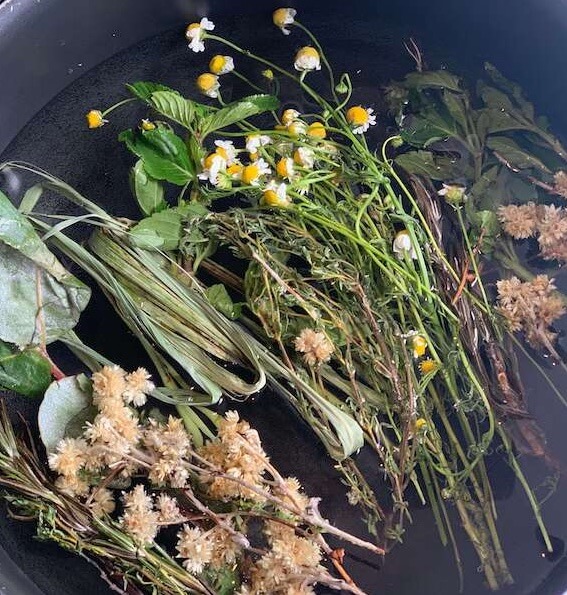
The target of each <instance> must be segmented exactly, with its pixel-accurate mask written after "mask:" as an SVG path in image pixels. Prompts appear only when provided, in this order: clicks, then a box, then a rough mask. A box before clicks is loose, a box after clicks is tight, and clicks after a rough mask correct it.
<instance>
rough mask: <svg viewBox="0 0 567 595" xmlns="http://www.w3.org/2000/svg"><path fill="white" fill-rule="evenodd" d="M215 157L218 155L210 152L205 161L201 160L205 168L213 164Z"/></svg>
mask: <svg viewBox="0 0 567 595" xmlns="http://www.w3.org/2000/svg"><path fill="white" fill-rule="evenodd" d="M215 157H218V153H216V152H215V153H211V154H210V155H207V156H206V157H205V161H203V166H204V167H205V169H211V167H212V166H213V163H214V161H215Z"/></svg>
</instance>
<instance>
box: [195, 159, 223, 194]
mask: <svg viewBox="0 0 567 595" xmlns="http://www.w3.org/2000/svg"><path fill="white" fill-rule="evenodd" d="M201 165H202V167H203V171H202V172H201V173H200V174H199V179H200V180H206V181H209V182H210V183H211V184H213V186H217V185H218V184H219V174H220V172H221V171H223V170H225V169H226V160H225V159H224V158H223V157H222V156H221V155H219V154H218V153H217V152H215V153H211V154H209V155H207V156H206V157H205V158H204V159H203V161H202V163H201Z"/></svg>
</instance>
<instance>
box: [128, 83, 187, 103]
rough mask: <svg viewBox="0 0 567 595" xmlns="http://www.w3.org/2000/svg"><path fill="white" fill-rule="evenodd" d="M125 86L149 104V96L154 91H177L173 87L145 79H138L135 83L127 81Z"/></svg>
mask: <svg viewBox="0 0 567 595" xmlns="http://www.w3.org/2000/svg"><path fill="white" fill-rule="evenodd" d="M126 88H127V89H128V90H129V91H130V93H132V95H135V96H136V97H137V98H138V99H141V100H142V101H145V102H146V103H149V104H150V105H151V102H150V100H151V97H152V95H153V94H154V93H158V92H160V91H166V92H171V93H177V91H174V90H173V89H170V88H169V87H166V86H165V85H161V84H159V83H150V82H147V81H139V82H137V83H128V84H127V85H126Z"/></svg>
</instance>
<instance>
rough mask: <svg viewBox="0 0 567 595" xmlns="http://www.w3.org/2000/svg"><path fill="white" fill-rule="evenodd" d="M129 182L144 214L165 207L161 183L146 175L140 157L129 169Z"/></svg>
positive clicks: (161, 209) (149, 213)
mask: <svg viewBox="0 0 567 595" xmlns="http://www.w3.org/2000/svg"><path fill="white" fill-rule="evenodd" d="M130 184H131V186H132V191H133V193H134V196H135V197H136V200H137V201H138V204H139V205H140V209H141V210H142V212H143V213H144V215H151V214H152V213H155V212H159V211H163V210H164V209H166V208H167V203H166V202H165V200H164V189H163V184H161V183H160V182H159V181H158V180H155V179H154V178H152V177H151V176H149V175H148V173H147V172H146V170H145V169H144V162H143V161H142V160H141V159H139V160H138V161H137V162H136V165H134V167H133V168H132V170H131V174H130Z"/></svg>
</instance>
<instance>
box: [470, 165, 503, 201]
mask: <svg viewBox="0 0 567 595" xmlns="http://www.w3.org/2000/svg"><path fill="white" fill-rule="evenodd" d="M499 171H500V167H499V166H498V165H495V166H493V167H491V168H490V169H488V170H486V171H485V172H483V173H482V175H481V176H480V178H479V179H478V180H477V181H476V182H475V183H474V184H473V186H472V188H471V189H470V191H469V192H468V193H467V194H468V195H469V198H470V199H471V200H470V201H468V203H471V202H472V203H474V205H475V206H476V207H477V208H479V209H480V208H483V205H485V204H486V200H490V201H492V207H490V208H493V209H494V210H496V209H497V208H498V207H499V206H500V204H501V203H500V202H499V201H497V200H496V196H495V194H494V193H493V192H490V188H491V187H492V186H493V185H494V184H495V182H496V179H497V178H498V172H499Z"/></svg>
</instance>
